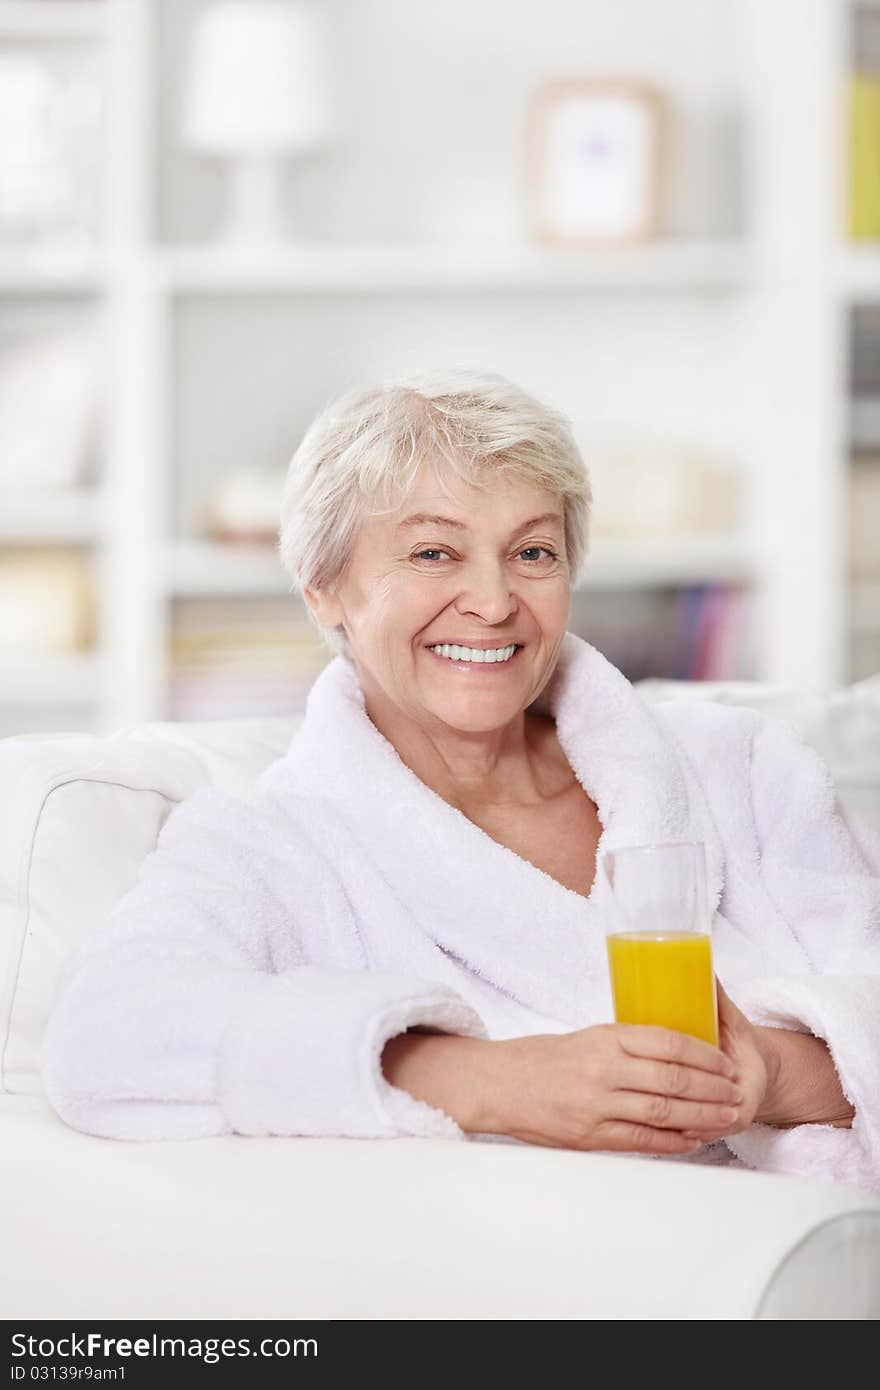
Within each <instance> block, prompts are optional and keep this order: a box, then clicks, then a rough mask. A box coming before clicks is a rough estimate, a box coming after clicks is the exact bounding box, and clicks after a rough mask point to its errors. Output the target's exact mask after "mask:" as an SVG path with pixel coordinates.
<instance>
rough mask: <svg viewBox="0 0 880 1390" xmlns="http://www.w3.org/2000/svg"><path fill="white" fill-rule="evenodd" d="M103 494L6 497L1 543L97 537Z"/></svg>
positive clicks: (0, 515) (0, 517) (0, 514)
mask: <svg viewBox="0 0 880 1390" xmlns="http://www.w3.org/2000/svg"><path fill="white" fill-rule="evenodd" d="M104 500H105V499H104V494H103V493H102V492H100V491H97V490H87V489H85V488H82V489H79V490H76V491H70V492H60V491H59V492H48V491H47V492H44V493H39V494H32V495H31V496H27V495H25V496H24V497H22V496H21V495H19V496H15V495H12V496H7V497H4V499H3V510H2V512H0V544H2V545H30V544H43V543H44V542H45V543H47V544H55V543H58V542H68V543H71V542H72V543H74V544H77V543H82V542H87V541H93V540H96V539H98V538H99V536H100V535H101V532H102V529H103V516H102V509H103V504H104Z"/></svg>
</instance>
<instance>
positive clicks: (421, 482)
mask: <svg viewBox="0 0 880 1390" xmlns="http://www.w3.org/2000/svg"><path fill="white" fill-rule="evenodd" d="M530 505H531V506H532V510H535V511H540V512H542V513H543V512H558V513H559V516H560V518H561V517H562V514H563V511H564V507H563V502H562V498H561V497H560V496H559V495H558V493H556V492H555V491H552V490H551V489H549V488H547V487H544V486H542V485H541V484H540V483H537V482H535V481H532V480H530V479H528V478H523V477H522V476H521V475H518V474H515V473H511V472H509V471H502V470H500V469H499V470H498V471H497V472H494V471H493V470H492V468H491V467H486V468H483V469H482V470H481V472H480V474H479V476H478V478H477V479H475V481H474V482H472V483H471V482H468V481H467V479H465V478H460V477H459V476H458V475H457V474H456V473H454V472H453V471H452V469H449V470H445V471H444V472H442V473H441V472H440V471H439V470H437V469H428V468H426V467H423V468H422V469H420V471H419V474H418V476H417V477H416V479H415V480H414V483H413V486H412V487H411V488H409V489H407V491H406V493H405V494H400V493H398V494H397V496H396V497H395V498H394V499H393V501H392V511H391V512H390V519H391V521H392V524H393V525H395V526H398V525H399V524H400V523H401V522H404V521H405V520H406V519H407V518H408V517H409V516H411V515H422V514H423V515H426V516H444V517H452V516H457V517H460V519H461V520H463V521H467V520H469V519H471V518H472V517H473V514H474V509H475V508H478V509H479V510H481V511H488V512H491V513H493V514H495V513H497V512H498V511H502V512H505V513H506V512H508V511H517V510H519V509H520V508H521V507H523V506H525V507H527V508H528V507H529V506H530Z"/></svg>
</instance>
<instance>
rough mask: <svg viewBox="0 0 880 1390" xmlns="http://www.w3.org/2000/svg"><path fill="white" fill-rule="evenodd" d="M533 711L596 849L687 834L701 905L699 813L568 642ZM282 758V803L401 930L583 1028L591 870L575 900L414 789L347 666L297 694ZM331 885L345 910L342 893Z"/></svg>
mask: <svg viewBox="0 0 880 1390" xmlns="http://www.w3.org/2000/svg"><path fill="white" fill-rule="evenodd" d="M535 708H536V709H539V710H542V711H543V712H546V713H549V714H551V715H553V716H554V717H555V720H556V730H557V737H558V738H559V742H560V745H561V747H562V748H563V750H564V752H565V754H566V756H567V758H568V760H569V762H570V764H571V767H572V770H573V771H574V773H575V775H576V776H577V777H578V779H579V781H580V782H581V785H582V786H583V787H584V789H585V790H586V792H587V794H588V795H589V796H590V797H591V798H592V799H593V801H594V802H595V803H596V805H597V807H598V812H599V818H600V820H601V823H602V826H603V833H602V838H601V841H600V845H599V853H600V854H601V853H602V852H603V851H604V850H606V849H613V848H616V847H620V846H623V845H637V844H645V843H647V842H649V841H656V840H688V839H702V840H704V841H705V842H706V845H707V851H708V854H707V858H708V862H709V897H710V902H711V905H712V907H713V909H714V908H715V907H716V906H717V903H718V901H719V899H720V894H721V887H722V879H721V871H722V856H721V847H720V843H719V842H718V838H717V834H716V832H715V831H714V827H713V826H712V824H711V818H710V817H709V813H708V808H707V807H706V805H705V802H704V799H703V797H702V793H701V792H700V790H699V787H698V785H697V784H696V783H695V782H694V780H693V778H692V777H688V776H687V775H686V772H685V769H684V767H683V765H682V756H681V754H680V753H679V752H678V751H677V749H676V748H675V746H674V745H673V743H672V741H671V739H670V737H669V735H668V734H667V733H666V732H665V731H664V730H663V729H662V728H661V726H660V725H659V724H658V723H657V722H656V720H655V718H654V716H653V714H652V713H651V711H650V708H649V707H648V706H647V704H646V703H645V702H644V701H643V700H642V699H641V698H640V697H639V696H638V695H637V694H636V692H635V691H634V690H633V687H632V685H631V684H630V682H629V681H628V680H627V679H626V677H625V676H623V675H622V673H621V672H620V671H618V670H617V668H616V667H614V666H612V665H611V663H610V662H608V661H607V660H606V659H605V658H604V657H603V656H602V655H601V653H599V652H598V651H597V650H596V649H595V648H594V647H592V646H590V645H589V643H587V642H585V641H583V640H582V639H581V638H579V637H576V636H575V635H574V634H572V633H568V634H566V637H565V640H564V642H563V646H562V649H561V652H560V658H559V662H558V664H557V668H556V671H555V673H554V675H553V678H552V679H551V681H550V683H549V684H548V686H547V687H546V688H545V690H544V691H543V692H542V695H541V696H540V697H539V699H538V700H537V701H536V702H535ZM286 759H287V763H288V765H289V770H290V773H291V775H292V777H293V779H294V782H295V787H296V791H297V794H298V795H300V796H302V795H306V796H309V795H313V796H315V797H316V798H319V799H320V800H321V801H322V802H323V803H324V804H325V805H327V804H328V803H329V806H330V807H331V808H332V810H333V812H335V813H336V814H338V816H339V817H340V818H341V819H342V820H343V821H344V822H345V825H346V827H347V829H348V831H349V833H350V834H351V835H353V836H354V838H355V839H356V840H357V842H358V843H359V844H360V845H361V847H362V849H363V851H364V853H365V854H366V855H367V856H368V857H369V859H370V860H371V862H372V863H373V864H374V865H375V866H376V867H377V868H378V869H379V871H380V873H381V874H382V876H383V878H384V879H385V881H386V882H387V883H388V885H389V887H390V888H391V889H392V891H393V892H394V894H395V895H396V897H397V898H398V900H399V901H400V902H401V903H402V904H403V906H404V909H405V911H406V912H407V914H408V915H409V916H410V918H411V920H412V923H413V925H414V927H416V928H417V929H419V930H421V931H422V932H423V933H424V934H425V935H427V937H428V938H429V939H431V940H433V941H434V942H435V943H436V945H437V947H438V948H439V949H440V950H441V951H443V952H444V954H446V955H447V956H449V957H452V958H453V959H455V960H457V961H460V962H461V963H463V964H464V965H466V966H467V968H468V969H470V970H472V971H473V972H475V973H476V974H477V975H479V976H481V977H482V978H484V979H485V980H487V981H488V982H489V983H491V984H492V985H494V986H495V987H496V988H498V989H500V990H502V991H504V992H505V993H507V994H509V995H511V996H512V997H513V998H515V999H517V1000H519V1001H520V1002H521V1003H523V1004H525V1005H527V1006H528V1007H530V1008H532V1009H534V1010H535V1011H537V1012H538V1013H543V1014H546V1015H549V1016H551V1017H553V1018H558V1019H560V1020H564V1021H566V1022H569V1023H571V1024H573V1025H575V1026H577V1025H579V1024H580V1023H582V1022H583V1021H584V1020H585V1019H586V1018H587V1016H588V1015H589V1012H590V1010H589V996H590V995H591V994H593V993H594V990H595V985H596V983H597V982H601V984H602V985H603V986H604V985H605V984H606V982H607V960H606V955H605V941H604V932H603V921H602V898H603V895H604V888H603V885H602V884H601V881H600V877H599V875H598V874H597V880H596V884H595V885H594V888H593V892H592V893H591V895H590V898H589V899H586V898H583V897H581V896H580V895H579V894H577V893H574V892H572V891H570V890H569V889H567V888H564V887H563V886H562V885H561V884H559V883H557V882H556V880H555V879H553V878H551V877H550V876H549V875H548V874H545V873H544V872H543V871H542V870H540V869H538V868H536V867H535V866H534V865H533V864H531V863H529V862H528V861H527V860H525V859H522V858H521V857H520V856H519V855H517V854H515V853H514V852H513V851H512V850H509V849H507V848H506V847H505V846H503V845H500V844H498V843H497V841H495V840H493V839H492V838H491V836H489V835H487V834H486V833H485V831H483V830H481V829H480V827H479V826H476V825H474V824H473V822H471V821H469V820H468V819H467V817H466V816H464V815H463V814H462V813H461V812H460V811H458V810H457V809H456V808H455V807H453V806H450V805H449V803H448V802H446V801H444V800H443V798H442V797H440V796H438V795H437V794H436V793H435V792H433V791H432V790H431V789H430V788H429V787H427V786H425V784H424V783H423V782H422V781H420V779H419V778H418V777H416V775H415V774H414V773H413V772H411V771H410V769H409V768H408V767H407V766H406V764H405V763H403V762H402V761H401V759H400V757H399V756H398V754H397V752H396V750H395V749H394V747H393V746H392V745H391V744H390V743H389V742H388V741H387V740H386V739H385V738H384V737H383V735H382V734H380V733H379V731H378V730H377V729H376V727H375V725H374V724H373V723H372V721H371V720H370V719H369V717H368V715H367V713H366V710H365V707H364V699H363V693H362V691H361V688H360V682H359V680H358V676H357V671H356V668H355V667H354V666H353V665H352V663H351V662H349V661H348V660H347V659H346V658H344V657H338V658H337V659H336V660H334V661H333V662H331V663H330V664H329V665H328V666H327V667H326V668H325V670H324V671H323V672H322V673H321V675H320V676H319V677H318V679H317V681H316V682H315V684H314V686H313V687H312V690H311V692H310V695H309V700H308V705H307V710H306V717H305V720H304V721H303V724H302V726H301V728H300V730H299V731H298V733H297V735H296V736H295V738H294V740H293V742H292V743H291V746H290V749H289V750H288V753H287V755H286ZM346 888H347V890H348V892H349V895H350V897H351V899H352V902H353V905H354V908H355V911H357V884H346ZM591 982H592V988H591Z"/></svg>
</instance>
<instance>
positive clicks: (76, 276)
mask: <svg viewBox="0 0 880 1390" xmlns="http://www.w3.org/2000/svg"><path fill="white" fill-rule="evenodd" d="M106 281H107V274H106V267H105V263H104V258H103V256H102V255H101V253H100V252H99V251H98V250H96V249H94V248H81V249H79V250H74V249H72V248H70V249H62V248H60V247H57V248H53V247H45V248H43V249H40V248H36V249H32V250H27V251H18V250H15V249H9V248H0V294H65V295H67V294H95V293H97V292H99V291H101V290H103V289H104V288H105V287H106Z"/></svg>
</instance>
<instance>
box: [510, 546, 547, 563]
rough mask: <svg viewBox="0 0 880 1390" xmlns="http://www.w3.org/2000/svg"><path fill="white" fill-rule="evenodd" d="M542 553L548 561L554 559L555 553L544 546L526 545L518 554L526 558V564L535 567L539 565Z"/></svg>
mask: <svg viewBox="0 0 880 1390" xmlns="http://www.w3.org/2000/svg"><path fill="white" fill-rule="evenodd" d="M542 551H543V553H544V555H546V557H547V559H548V560H555V559H556V552H555V551H554V550H551V549H550V548H549V546H546V545H527V546H526V547H525V548H524V549H523V550H521V551H520V552H519V553H520V555H524V556H525V557H526V563H527V564H530V565H535V564H539V563H540V560H541V552H542Z"/></svg>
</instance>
